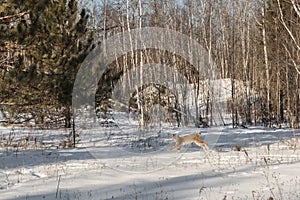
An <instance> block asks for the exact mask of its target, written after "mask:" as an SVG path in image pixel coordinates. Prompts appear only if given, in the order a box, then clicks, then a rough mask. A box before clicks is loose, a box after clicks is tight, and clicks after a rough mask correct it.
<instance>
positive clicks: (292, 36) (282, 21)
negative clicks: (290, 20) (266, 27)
mask: <svg viewBox="0 0 300 200" xmlns="http://www.w3.org/2000/svg"><path fill="white" fill-rule="evenodd" d="M291 1H292V2H293V0H291ZM277 3H278V7H279V12H280V19H281V23H282V25H283V26H284V28H285V29H286V31H287V32H288V33H289V35H290V37H291V38H292V40H293V42H294V43H295V45H296V47H297V49H298V50H299V51H300V46H299V44H297V41H296V38H295V37H294V35H293V33H292V32H291V30H290V29H289V28H288V27H287V25H286V23H285V21H284V19H283V13H282V9H281V6H280V2H279V0H277ZM295 7H296V5H295ZM295 7H294V8H295ZM296 9H297V8H296ZM299 16H300V15H299Z"/></svg>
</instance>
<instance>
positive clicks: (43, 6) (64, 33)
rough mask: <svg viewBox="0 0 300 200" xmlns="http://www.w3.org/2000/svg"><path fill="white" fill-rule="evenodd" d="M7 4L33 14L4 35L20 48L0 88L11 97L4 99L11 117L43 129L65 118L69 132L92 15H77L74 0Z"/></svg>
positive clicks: (16, 0)
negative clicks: (40, 125) (47, 123)
mask: <svg viewBox="0 0 300 200" xmlns="http://www.w3.org/2000/svg"><path fill="white" fill-rule="evenodd" d="M7 4H8V7H13V6H15V7H18V8H19V9H20V10H25V11H26V10H28V11H29V15H28V18H27V19H26V20H21V21H19V22H18V23H17V24H12V26H13V27H12V28H10V29H9V31H7V33H6V34H5V35H4V36H1V37H2V38H5V39H6V40H7V41H14V43H16V44H17V46H18V48H19V49H20V55H19V57H18V60H17V62H15V64H14V67H13V68H12V69H11V70H9V72H7V73H6V75H5V77H4V79H5V80H4V83H3V84H2V87H1V88H0V90H1V91H0V92H1V94H4V93H6V94H7V96H6V97H3V95H1V96H2V101H3V99H4V102H6V103H8V104H9V105H10V114H9V118H10V119H13V120H16V119H18V118H20V117H21V118H22V119H26V120H30V119H34V120H35V121H36V122H38V123H42V124H44V123H45V122H46V120H47V122H51V123H52V122H59V121H60V120H61V119H63V121H64V122H65V124H64V125H65V127H70V126H71V123H70V121H71V101H72V96H71V95H72V88H73V83H74V80H75V76H76V73H77V71H78V69H79V67H80V64H81V63H82V62H83V60H84V58H85V56H86V55H87V53H88V52H89V48H90V46H91V43H92V39H91V38H92V37H91V36H92V35H91V34H89V33H88V32H87V29H86V27H87V23H88V15H87V14H86V13H85V10H84V9H83V10H82V11H81V12H80V14H79V12H78V7H77V1H76V0H61V1H47V0H26V1H19V0H11V1H7ZM12 85H13V87H11V86H12ZM24 114H26V117H25V116H24Z"/></svg>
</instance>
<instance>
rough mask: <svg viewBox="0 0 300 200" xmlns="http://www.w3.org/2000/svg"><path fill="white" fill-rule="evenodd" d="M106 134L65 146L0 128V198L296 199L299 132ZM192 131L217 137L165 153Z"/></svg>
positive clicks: (49, 135)
mask: <svg viewBox="0 0 300 200" xmlns="http://www.w3.org/2000/svg"><path fill="white" fill-rule="evenodd" d="M108 129H110V128H102V129H101V130H94V131H92V134H93V136H92V137H91V138H90V139H87V138H89V137H90V136H89V137H82V135H84V134H85V135H88V134H89V131H88V130H86V131H82V132H81V133H80V134H81V136H80V137H81V138H80V141H79V144H78V145H77V148H75V149H73V148H68V135H69V133H68V132H67V131H64V130H51V131H47V130H33V129H25V128H14V129H12V128H4V127H1V128H0V148H1V149H0V199H5V200H8V199H30V200H31V199H120V200H121V199H122V200H123V199H128V200H129V199H149V200H152V199H162V200H165V199H269V198H270V197H273V198H274V199H300V175H299V170H300V162H299V161H300V142H299V141H298V137H299V135H300V133H299V130H292V129H271V128H264V127H249V128H248V129H231V128H229V127H212V128H206V129H195V128H192V127H190V128H165V129H164V130H163V131H160V132H158V133H159V134H157V133H155V134H153V135H152V136H151V137H150V138H152V139H153V140H151V141H146V140H144V139H145V138H149V137H145V136H141V135H139V136H138V137H136V138H134V137H128V134H131V135H132V132H130V131H131V129H128V131H127V132H126V131H125V132H126V134H125V133H124V132H123V133H115V132H113V131H112V130H110V131H108ZM199 130H200V131H201V132H202V136H201V137H202V138H203V139H204V140H206V141H207V142H208V143H209V141H211V140H209V137H210V136H211V135H218V140H217V142H216V143H214V144H209V147H210V151H209V152H208V153H205V152H204V151H203V150H202V149H200V148H199V147H198V146H196V145H193V144H192V145H190V146H188V147H187V148H182V150H181V152H180V153H177V152H176V151H171V152H169V151H167V150H166V148H167V147H169V146H170V145H173V142H172V141H171V139H170V138H171V134H172V133H179V134H188V133H192V132H195V131H199ZM150 133H151V131H148V132H147V133H146V134H150ZM95 134H97V136H96V137H95ZM158 135H160V136H159V137H158ZM119 136H120V137H119ZM126 138H127V139H126ZM141 144H146V145H144V146H143V145H141ZM156 145H157V146H156ZM62 147H65V148H62ZM137 148H138V149H137Z"/></svg>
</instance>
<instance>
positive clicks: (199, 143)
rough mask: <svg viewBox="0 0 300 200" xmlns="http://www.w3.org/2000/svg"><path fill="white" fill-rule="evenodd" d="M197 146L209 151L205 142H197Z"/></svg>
mask: <svg viewBox="0 0 300 200" xmlns="http://www.w3.org/2000/svg"><path fill="white" fill-rule="evenodd" d="M195 144H197V145H198V146H199V147H202V148H203V149H204V150H205V151H207V150H208V146H207V144H206V142H204V141H203V140H195Z"/></svg>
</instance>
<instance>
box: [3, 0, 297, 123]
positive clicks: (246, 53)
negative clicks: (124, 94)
mask: <svg viewBox="0 0 300 200" xmlns="http://www.w3.org/2000/svg"><path fill="white" fill-rule="evenodd" d="M141 27H161V28H166V29H172V30H175V31H178V32H180V33H183V34H185V35H187V36H189V37H190V38H192V39H194V40H196V41H197V42H198V43H199V44H201V45H202V46H203V47H204V48H205V49H206V51H207V52H208V54H209V55H210V56H211V57H212V59H213V61H214V63H215V64H216V66H217V67H218V69H219V70H220V74H221V78H223V79H227V80H230V83H231V84H230V86H231V87H230V88H229V89H230V93H231V96H230V98H229V99H228V102H227V108H228V109H227V112H228V113H229V114H230V116H231V119H232V122H231V124H233V125H234V126H238V125H247V124H253V123H255V124H259V123H263V124H264V125H266V126H271V125H278V126H280V125H282V124H287V125H289V126H291V127H298V126H299V111H300V102H299V101H300V97H299V92H300V91H299V73H300V71H299V70H300V4H299V2H298V1H295V0H285V1H283V0H261V1H253V0H242V1H236V0H183V1H177V0H164V1H161V0H152V1H142V0H131V1H129V0H126V1H125V0H118V1H106V0H103V1H96V0H90V1H87V0H85V1H75V0H73V1H72V0H62V1H46V0H42V1H41V0H26V1H19V0H18V1H17V0H7V1H2V3H1V5H0V29H1V31H0V70H1V71H0V76H1V77H0V78H1V79H0V104H1V109H2V111H3V114H4V116H7V122H8V123H24V122H26V121H35V122H36V123H37V124H43V125H45V124H47V123H49V124H50V126H53V125H56V124H61V123H62V122H63V125H64V126H66V127H70V125H71V124H70V123H71V117H72V112H71V107H72V105H71V101H72V88H73V83H74V80H75V76H76V73H77V71H78V69H79V67H80V64H81V63H82V62H83V60H84V58H85V57H86V55H87V54H88V53H89V52H90V51H91V50H92V49H93V48H94V46H95V45H94V44H99V43H100V44H101V41H103V40H104V39H105V38H107V37H110V36H112V35H114V34H117V33H122V32H124V31H128V30H131V29H135V28H141ZM143 54H145V55H146V54H147V55H151V56H148V57H150V60H151V59H153V60H154V61H157V60H160V61H162V60H163V61H164V62H165V63H171V64H170V65H172V66H173V67H174V69H180V70H181V71H182V72H183V73H188V72H186V71H185V68H190V66H188V63H187V62H185V61H183V60H182V59H181V58H179V57H178V56H177V57H176V55H170V53H168V52H164V51H159V50H155V51H149V50H144V51H135V52H133V53H131V54H126V55H124V56H123V57H122V58H118V59H116V61H115V62H114V63H112V66H111V69H114V70H111V71H109V72H107V74H106V76H105V79H103V80H101V81H102V82H101V81H100V82H101V84H99V85H101V87H99V88H100V89H99V90H98V93H97V98H98V100H97V101H98V106H99V107H100V110H101V109H102V110H101V112H106V111H107V108H108V107H109V105H107V104H109V103H108V102H109V101H108V99H109V98H110V96H109V94H110V93H111V90H112V87H113V85H114V83H116V81H117V80H118V79H119V78H120V77H121V75H122V73H124V72H123V71H122V70H121V68H123V69H125V70H126V69H129V68H130V65H134V64H135V63H139V62H140V60H139V59H140V58H141V57H143V56H141V55H143ZM144 57H146V56H144ZM160 58H161V59H160ZM145 62H146V61H145ZM190 73H192V72H190ZM187 77H188V78H190V79H193V80H191V81H192V82H193V83H194V84H199V81H200V80H196V79H195V78H191V77H195V76H192V75H188V74H187ZM194 79H195V80H194ZM137 102H138V101H137ZM137 104H138V103H137ZM198 104H199V105H198ZM208 104H209V102H208V101H207V100H206V99H204V100H203V101H202V102H198V103H197V108H198V106H199V110H197V118H199V120H200V119H201V120H200V121H202V125H203V124H207V123H209V120H207V121H206V122H205V120H204V121H203V119H205V115H207V116H208V115H209V113H208V112H206V113H201V109H200V107H208ZM132 107H134V108H137V110H138V112H140V113H141V114H142V115H141V117H142V118H144V117H146V115H145V113H143V105H133V106H132ZM169 107H171V106H169ZM173 107H175V106H173ZM176 110H177V108H176ZM204 110H207V109H204ZM171 112H174V108H172V110H171ZM175 113H176V112H175ZM174 115H175V114H174ZM176 118H177V121H178V116H177V117H176ZM177 124H180V123H177ZM198 125H199V124H198Z"/></svg>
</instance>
